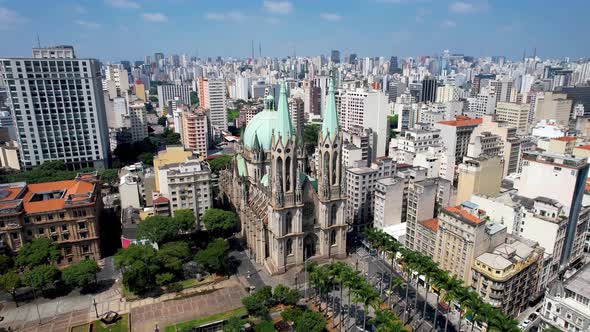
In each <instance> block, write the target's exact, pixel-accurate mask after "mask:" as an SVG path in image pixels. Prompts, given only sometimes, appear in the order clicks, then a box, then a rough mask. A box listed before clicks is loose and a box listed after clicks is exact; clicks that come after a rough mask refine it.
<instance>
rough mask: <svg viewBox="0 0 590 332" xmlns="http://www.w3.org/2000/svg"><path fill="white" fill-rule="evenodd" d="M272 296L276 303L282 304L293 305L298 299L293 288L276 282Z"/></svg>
mask: <svg viewBox="0 0 590 332" xmlns="http://www.w3.org/2000/svg"><path fill="white" fill-rule="evenodd" d="M272 297H273V299H274V300H275V301H276V302H277V303H280V304H284V305H294V304H296V303H297V300H298V299H299V294H298V293H297V291H296V290H294V289H291V288H289V287H287V286H285V285H283V284H278V285H277V286H276V287H275V288H274V290H273V295H272Z"/></svg>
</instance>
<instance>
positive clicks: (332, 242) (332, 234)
mask: <svg viewBox="0 0 590 332" xmlns="http://www.w3.org/2000/svg"><path fill="white" fill-rule="evenodd" d="M330 245H331V246H335V245H336V231H335V230H332V231H331V232H330Z"/></svg>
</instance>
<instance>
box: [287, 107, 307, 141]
mask: <svg viewBox="0 0 590 332" xmlns="http://www.w3.org/2000/svg"><path fill="white" fill-rule="evenodd" d="M304 111H305V109H304V105H303V99H301V98H299V97H289V113H290V114H291V122H292V123H293V130H294V131H295V133H296V134H297V135H298V137H299V136H300V135H303V124H304V123H305V117H304ZM301 137H303V136H301Z"/></svg>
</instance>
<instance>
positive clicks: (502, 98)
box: [490, 80, 512, 103]
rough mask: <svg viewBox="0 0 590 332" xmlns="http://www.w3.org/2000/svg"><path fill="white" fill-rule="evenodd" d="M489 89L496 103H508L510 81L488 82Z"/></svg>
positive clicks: (510, 90) (510, 88) (510, 93)
mask: <svg viewBox="0 0 590 332" xmlns="http://www.w3.org/2000/svg"><path fill="white" fill-rule="evenodd" d="M490 88H491V90H492V91H493V93H494V95H495V96H496V103H498V102H509V101H510V96H511V95H512V81H509V80H493V81H490Z"/></svg>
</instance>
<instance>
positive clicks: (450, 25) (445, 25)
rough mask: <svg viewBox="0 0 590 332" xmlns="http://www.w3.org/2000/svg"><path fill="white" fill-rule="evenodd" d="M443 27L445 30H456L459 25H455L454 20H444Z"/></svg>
mask: <svg viewBox="0 0 590 332" xmlns="http://www.w3.org/2000/svg"><path fill="white" fill-rule="evenodd" d="M441 26H442V27H443V28H454V27H456V26H457V23H455V21H453V20H444V21H442V23H441Z"/></svg>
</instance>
